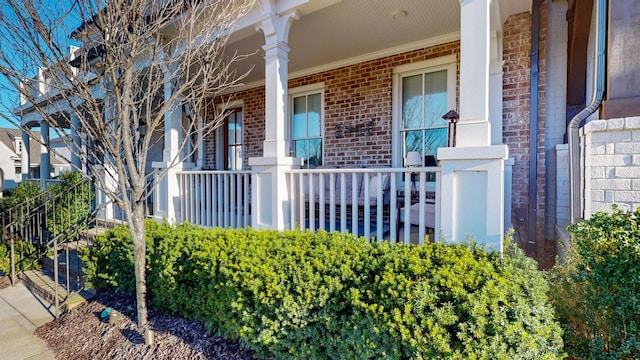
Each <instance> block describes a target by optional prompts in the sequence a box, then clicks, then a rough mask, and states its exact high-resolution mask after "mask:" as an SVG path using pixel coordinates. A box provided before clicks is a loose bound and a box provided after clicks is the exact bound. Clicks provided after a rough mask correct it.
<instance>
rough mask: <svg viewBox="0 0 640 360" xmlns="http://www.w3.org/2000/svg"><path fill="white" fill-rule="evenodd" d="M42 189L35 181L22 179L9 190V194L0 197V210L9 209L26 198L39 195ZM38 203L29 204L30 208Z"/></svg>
mask: <svg viewBox="0 0 640 360" xmlns="http://www.w3.org/2000/svg"><path fill="white" fill-rule="evenodd" d="M41 193H42V191H41V190H40V186H39V185H38V183H37V182H35V181H24V182H21V183H20V184H18V186H16V187H15V188H14V189H12V190H11V193H10V194H5V195H6V196H5V197H3V198H1V199H0V211H4V210H7V209H10V208H12V207H14V206H17V205H20V204H22V203H24V202H25V201H27V200H30V199H33V198H35V197H36V196H38V195H40V194H41ZM38 205H39V204H35V203H34V204H31V208H35V207H37V206H38Z"/></svg>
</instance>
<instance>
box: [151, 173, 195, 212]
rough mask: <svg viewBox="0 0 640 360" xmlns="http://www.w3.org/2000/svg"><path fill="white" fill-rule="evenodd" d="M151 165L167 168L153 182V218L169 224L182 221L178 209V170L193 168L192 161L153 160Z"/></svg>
mask: <svg viewBox="0 0 640 360" xmlns="http://www.w3.org/2000/svg"><path fill="white" fill-rule="evenodd" d="M151 167H153V168H155V169H167V170H166V172H165V173H164V175H163V176H162V177H161V178H160V179H159V180H158V182H157V183H156V184H155V189H154V190H153V194H154V195H153V219H155V220H156V221H159V222H162V221H167V222H168V223H170V224H177V223H181V222H182V221H184V219H183V218H182V212H181V209H180V183H179V182H178V172H179V171H182V170H187V169H191V168H193V164H192V163H180V164H177V165H173V166H172V165H171V162H166V161H158V162H156V161H154V162H152V163H151Z"/></svg>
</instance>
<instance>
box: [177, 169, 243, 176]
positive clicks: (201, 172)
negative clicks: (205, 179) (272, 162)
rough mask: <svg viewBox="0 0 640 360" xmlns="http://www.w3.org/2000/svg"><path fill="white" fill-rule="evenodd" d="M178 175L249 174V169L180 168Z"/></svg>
mask: <svg viewBox="0 0 640 360" xmlns="http://www.w3.org/2000/svg"><path fill="white" fill-rule="evenodd" d="M176 173H177V174H178V175H216V174H220V175H226V174H251V170H180V171H177V172H176Z"/></svg>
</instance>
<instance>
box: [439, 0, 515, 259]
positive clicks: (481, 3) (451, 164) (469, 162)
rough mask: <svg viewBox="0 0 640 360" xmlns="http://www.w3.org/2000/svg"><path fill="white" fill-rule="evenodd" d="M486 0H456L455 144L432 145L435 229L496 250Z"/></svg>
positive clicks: (500, 155)
mask: <svg viewBox="0 0 640 360" xmlns="http://www.w3.org/2000/svg"><path fill="white" fill-rule="evenodd" d="M490 3H491V0H460V7H461V27H460V121H459V122H458V129H457V139H456V146H458V147H456V148H441V149H439V150H438V160H440V162H441V164H442V191H441V197H442V201H441V204H442V209H441V218H440V229H441V230H442V232H443V235H444V238H445V240H446V241H448V242H460V241H464V240H465V239H466V238H467V237H470V236H472V237H473V238H474V239H475V241H476V242H477V243H481V244H486V246H487V247H488V248H492V249H495V250H498V251H502V250H503V248H502V246H503V235H504V184H505V176H504V161H505V160H506V159H507V156H508V149H507V146H506V145H491V143H492V142H491V124H490V122H489V106H490V102H489V98H490V97H489V92H490V89H491V87H490V82H489V70H490V50H491V42H490V39H491V34H490V23H489V21H490V20H489V14H490V8H489V7H490ZM493 91H496V90H495V89H494V90H493Z"/></svg>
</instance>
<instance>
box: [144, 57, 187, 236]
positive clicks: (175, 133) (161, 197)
mask: <svg viewBox="0 0 640 360" xmlns="http://www.w3.org/2000/svg"><path fill="white" fill-rule="evenodd" d="M173 73H174V69H167V70H166V72H165V82H164V101H165V102H167V103H169V106H168V107H167V111H166V112H165V113H164V150H163V152H162V161H161V162H152V164H151V166H152V167H154V168H157V169H161V170H166V172H165V174H164V176H162V178H160V179H159V180H160V181H159V183H158V184H157V187H156V190H155V192H156V193H157V196H156V201H154V202H153V207H154V209H153V216H154V218H156V219H157V220H162V219H163V218H164V219H166V220H167V221H169V222H171V223H173V222H181V221H182V220H183V219H182V215H181V212H180V185H179V183H178V175H177V172H178V171H180V170H183V169H185V168H187V167H191V166H190V165H191V164H189V165H187V164H185V163H184V162H183V160H184V159H183V157H182V153H181V150H182V145H183V144H182V139H183V133H182V106H180V98H179V95H178V96H177V97H174V96H173V95H174V94H173V91H174V88H173V85H172V81H174V79H172V78H171V74H173ZM149 135H150V134H149Z"/></svg>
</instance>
